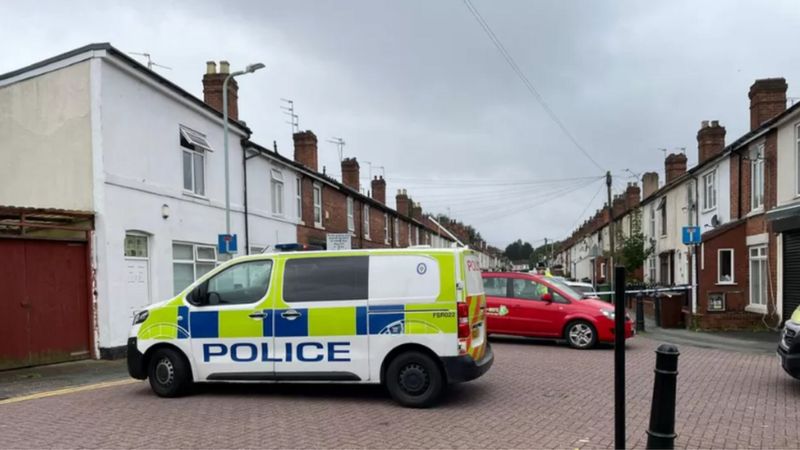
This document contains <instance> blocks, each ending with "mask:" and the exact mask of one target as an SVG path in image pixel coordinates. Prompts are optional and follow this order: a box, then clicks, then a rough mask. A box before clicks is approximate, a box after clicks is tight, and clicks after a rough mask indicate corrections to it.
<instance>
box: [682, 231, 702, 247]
mask: <svg viewBox="0 0 800 450" xmlns="http://www.w3.org/2000/svg"><path fill="white" fill-rule="evenodd" d="M683 243H684V244H685V245H697V244H699V243H700V227H683Z"/></svg>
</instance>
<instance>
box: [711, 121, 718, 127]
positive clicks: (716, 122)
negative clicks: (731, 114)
mask: <svg viewBox="0 0 800 450" xmlns="http://www.w3.org/2000/svg"><path fill="white" fill-rule="evenodd" d="M711 126H712V127H718V126H719V120H712V121H711Z"/></svg>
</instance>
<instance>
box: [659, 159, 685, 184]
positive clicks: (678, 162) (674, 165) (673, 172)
mask: <svg viewBox="0 0 800 450" xmlns="http://www.w3.org/2000/svg"><path fill="white" fill-rule="evenodd" d="M685 173H686V155H684V154H683V153H670V154H669V156H667V159H666V160H664V174H665V175H666V177H667V181H666V183H667V184H669V183H670V182H672V180H674V179H676V178H678V177H679V176H681V175H683V174H685Z"/></svg>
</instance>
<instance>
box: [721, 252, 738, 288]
mask: <svg viewBox="0 0 800 450" xmlns="http://www.w3.org/2000/svg"><path fill="white" fill-rule="evenodd" d="M722 252H730V253H731V265H730V270H731V279H730V280H728V281H724V280H723V279H722ZM735 256H736V252H735V251H734V249H732V248H720V249H718V250H717V284H736V275H734V272H733V270H734V267H736V265H735V264H734V262H733V261H734V258H735Z"/></svg>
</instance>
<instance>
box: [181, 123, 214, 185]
mask: <svg viewBox="0 0 800 450" xmlns="http://www.w3.org/2000/svg"><path fill="white" fill-rule="evenodd" d="M180 131H181V137H180V141H181V148H182V150H183V190H184V191H186V192H189V193H192V194H195V195H205V194H206V174H205V152H206V151H207V150H211V147H209V146H208V142H207V141H206V140H205V136H204V135H203V134H202V133H198V132H196V131H193V130H189V129H188V128H184V127H181V128H180Z"/></svg>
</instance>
